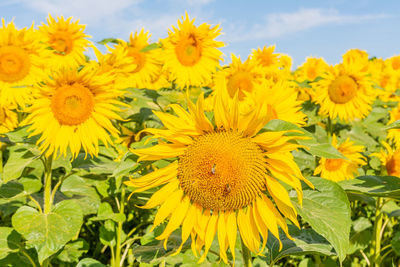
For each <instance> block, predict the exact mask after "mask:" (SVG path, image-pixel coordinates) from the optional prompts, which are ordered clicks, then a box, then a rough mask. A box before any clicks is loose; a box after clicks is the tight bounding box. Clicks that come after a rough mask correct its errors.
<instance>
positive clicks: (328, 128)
mask: <svg viewBox="0 0 400 267" xmlns="http://www.w3.org/2000/svg"><path fill="white" fill-rule="evenodd" d="M326 132H327V133H328V135H329V136H332V135H333V123H332V120H331V118H329V117H328V122H327V124H326Z"/></svg>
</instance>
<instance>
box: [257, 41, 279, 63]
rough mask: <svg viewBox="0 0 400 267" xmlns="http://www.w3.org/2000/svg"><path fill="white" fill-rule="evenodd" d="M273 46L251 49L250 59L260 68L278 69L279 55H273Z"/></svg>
mask: <svg viewBox="0 0 400 267" xmlns="http://www.w3.org/2000/svg"><path fill="white" fill-rule="evenodd" d="M274 51H275V45H271V46H269V47H265V46H264V47H263V48H262V49H261V48H258V49H257V50H255V49H253V51H252V53H251V58H252V59H253V60H255V61H256V63H257V65H259V66H261V67H276V68H277V67H279V56H280V54H278V53H274Z"/></svg>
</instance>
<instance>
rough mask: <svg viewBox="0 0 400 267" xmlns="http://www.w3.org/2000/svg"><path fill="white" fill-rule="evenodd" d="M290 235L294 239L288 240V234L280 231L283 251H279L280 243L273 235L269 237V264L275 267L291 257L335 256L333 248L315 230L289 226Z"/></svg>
mask: <svg viewBox="0 0 400 267" xmlns="http://www.w3.org/2000/svg"><path fill="white" fill-rule="evenodd" d="M289 233H290V235H291V236H292V237H293V238H294V240H291V239H289V238H287V236H286V234H285V233H283V232H282V231H280V233H279V238H280V240H281V242H282V246H283V247H282V249H281V250H280V249H279V241H278V240H277V239H276V238H275V237H274V236H273V235H272V234H270V235H268V242H267V247H268V253H267V254H266V256H267V258H268V263H269V264H270V265H271V266H273V265H274V263H276V262H277V261H278V260H279V259H282V258H284V257H287V256H291V255H304V254H320V255H328V256H332V255H335V253H334V252H333V247H332V245H331V244H329V243H328V241H326V239H325V238H323V237H322V236H321V235H319V234H318V233H317V232H315V231H314V230H313V229H301V230H300V229H298V228H297V227H295V226H292V225H289Z"/></svg>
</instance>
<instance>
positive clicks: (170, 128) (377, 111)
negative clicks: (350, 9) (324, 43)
mask: <svg viewBox="0 0 400 267" xmlns="http://www.w3.org/2000/svg"><path fill="white" fill-rule="evenodd" d="M166 30H167V29H166ZM220 34H221V27H220V25H210V24H208V23H202V24H195V21H194V19H192V18H189V15H188V14H187V13H186V14H185V15H184V16H182V17H181V18H179V19H178V20H177V24H176V25H174V26H172V27H171V28H170V29H168V36H167V37H166V38H165V39H161V40H158V41H157V42H150V36H151V34H150V33H149V32H147V31H145V30H141V31H137V32H134V33H131V35H130V36H129V38H127V40H126V41H125V40H121V39H114V38H107V39H104V40H102V41H100V42H97V43H93V42H92V41H90V36H89V35H87V34H86V33H85V26H84V25H82V24H80V23H79V20H76V19H74V18H72V17H70V18H64V17H62V16H61V17H53V16H51V15H49V16H48V18H47V20H46V22H42V23H41V24H40V25H39V26H37V27H35V26H34V25H32V26H30V27H25V28H22V29H19V28H17V27H16V26H15V24H14V22H13V21H10V22H6V21H5V20H4V19H2V23H1V25H0V266H33V267H39V266H45V267H49V266H79V267H89V266H90V267H102V266H111V267H117V266H143V267H146V266H186V267H187V266H246V267H248V266H259V267H263V266H303V267H305V266H351V267H356V266H374V267H377V266H400V226H399V223H398V222H399V216H400V104H399V105H398V103H399V101H400V92H399V90H398V89H400V55H399V56H393V57H391V58H387V59H382V58H379V57H375V56H371V55H368V54H367V52H365V51H362V50H359V49H351V50H348V51H347V52H346V53H345V54H344V55H343V57H342V61H341V62H340V63H339V64H336V65H330V64H328V63H327V62H325V61H324V60H323V59H322V58H315V57H309V58H307V59H306V60H305V62H304V63H303V64H302V65H301V66H299V67H298V68H297V69H294V68H293V66H292V59H291V57H290V56H289V55H286V54H282V53H277V52H275V46H263V47H262V48H257V49H254V50H252V51H249V52H250V53H249V56H248V58H247V59H246V60H244V59H241V58H240V57H237V56H235V55H233V54H232V55H231V56H230V58H228V59H227V60H226V62H225V61H224V56H223V54H222V52H221V51H220V48H221V47H223V46H225V44H224V43H223V42H221V41H218V36H219V35H220ZM103 51H104V52H103ZM88 54H89V55H91V56H88ZM376 56H379V55H376Z"/></svg>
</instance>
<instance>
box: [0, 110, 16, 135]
mask: <svg viewBox="0 0 400 267" xmlns="http://www.w3.org/2000/svg"><path fill="white" fill-rule="evenodd" d="M17 126H18V116H17V113H15V112H14V111H12V108H11V107H10V106H0V134H4V133H8V132H11V131H13V130H14V129H15V128H17ZM0 143H1V142H0Z"/></svg>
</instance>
